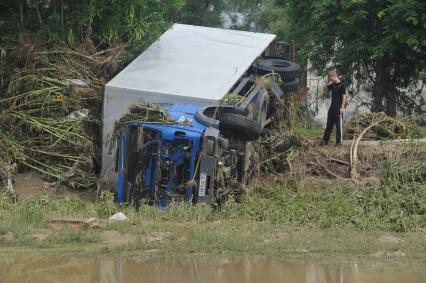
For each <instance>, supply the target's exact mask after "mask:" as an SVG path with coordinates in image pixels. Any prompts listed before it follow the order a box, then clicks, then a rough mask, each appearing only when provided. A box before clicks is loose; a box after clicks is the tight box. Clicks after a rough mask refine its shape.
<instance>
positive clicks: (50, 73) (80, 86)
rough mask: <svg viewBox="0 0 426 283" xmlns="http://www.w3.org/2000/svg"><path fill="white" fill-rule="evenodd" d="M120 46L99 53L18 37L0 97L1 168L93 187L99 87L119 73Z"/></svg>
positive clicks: (8, 173)
mask: <svg viewBox="0 0 426 283" xmlns="http://www.w3.org/2000/svg"><path fill="white" fill-rule="evenodd" d="M122 51H123V46H116V47H114V48H111V49H108V50H104V51H100V52H98V51H97V50H96V49H95V47H94V46H93V44H91V43H90V42H87V43H86V44H83V45H81V46H79V47H78V48H70V47H65V46H49V45H48V44H47V43H45V42H40V41H38V40H37V39H35V38H33V37H32V36H30V35H26V34H23V35H22V36H21V39H20V46H19V47H18V48H17V49H16V50H15V51H14V53H13V55H12V56H13V57H14V59H15V61H16V62H15V63H16V65H17V66H19V67H20V68H19V69H17V71H16V72H15V73H14V75H13V76H12V78H11V82H10V84H9V87H8V89H7V91H6V93H5V94H4V95H2V96H1V98H0V139H1V140H2V143H1V144H0V151H1V152H2V154H1V157H0V168H1V171H2V172H3V174H2V175H3V177H4V176H6V178H9V177H10V176H11V175H13V172H14V170H15V169H16V168H18V169H19V170H23V169H31V170H35V171H38V172H39V173H41V174H43V175H44V176H45V177H47V178H48V179H50V180H52V181H54V182H56V183H57V184H65V185H67V186H71V187H75V188H89V187H92V188H93V187H94V186H95V184H96V182H97V176H96V172H97V170H98V165H99V150H98V146H97V145H98V143H99V142H98V136H99V134H98V133H99V129H100V113H101V102H102V87H103V84H104V83H105V79H106V78H108V77H109V76H110V75H111V74H112V73H114V72H115V70H116V69H117V68H118V64H119V62H120V58H121V56H120V54H121V53H122Z"/></svg>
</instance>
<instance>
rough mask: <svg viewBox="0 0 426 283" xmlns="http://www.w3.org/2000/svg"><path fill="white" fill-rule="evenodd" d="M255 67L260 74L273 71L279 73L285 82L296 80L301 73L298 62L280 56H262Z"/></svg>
mask: <svg viewBox="0 0 426 283" xmlns="http://www.w3.org/2000/svg"><path fill="white" fill-rule="evenodd" d="M253 67H254V69H255V70H256V72H257V73H258V74H260V75H265V74H268V73H271V72H272V71H273V72H275V73H277V74H279V75H280V76H281V79H282V80H283V81H284V82H286V81H291V80H294V79H295V78H298V77H299V74H300V66H299V65H298V64H296V63H293V62H291V61H288V60H284V59H282V58H278V57H265V58H260V59H258V60H257V61H256V62H255V63H254V64H253Z"/></svg>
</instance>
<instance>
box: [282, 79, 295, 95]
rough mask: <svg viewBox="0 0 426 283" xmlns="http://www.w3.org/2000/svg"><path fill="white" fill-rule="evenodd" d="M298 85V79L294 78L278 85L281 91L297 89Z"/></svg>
mask: <svg viewBox="0 0 426 283" xmlns="http://www.w3.org/2000/svg"><path fill="white" fill-rule="evenodd" d="M298 85H299V79H294V80H292V81H291V82H287V83H282V84H281V85H280V87H281V90H282V91H283V92H293V91H296V90H297V87H298Z"/></svg>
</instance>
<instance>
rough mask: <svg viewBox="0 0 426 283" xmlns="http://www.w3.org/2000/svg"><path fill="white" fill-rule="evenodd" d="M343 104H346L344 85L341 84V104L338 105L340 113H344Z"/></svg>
mask: <svg viewBox="0 0 426 283" xmlns="http://www.w3.org/2000/svg"><path fill="white" fill-rule="evenodd" d="M345 106H346V86H345V85H344V84H343V89H342V105H341V106H340V113H342V114H343V113H345Z"/></svg>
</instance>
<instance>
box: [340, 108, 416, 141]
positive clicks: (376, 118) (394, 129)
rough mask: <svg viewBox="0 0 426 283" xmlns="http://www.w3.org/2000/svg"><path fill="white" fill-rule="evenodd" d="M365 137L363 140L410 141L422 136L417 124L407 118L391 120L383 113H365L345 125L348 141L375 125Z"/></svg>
mask: <svg viewBox="0 0 426 283" xmlns="http://www.w3.org/2000/svg"><path fill="white" fill-rule="evenodd" d="M376 122H379V123H377V125H374V126H373V127H372V128H371V129H369V131H368V132H366V133H365V134H364V136H363V140H382V139H410V138H417V137H419V136H420V129H419V128H418V127H417V125H416V123H415V122H413V121H412V120H410V119H409V118H405V117H397V118H391V117H389V116H387V115H386V114H385V113H383V112H379V113H363V114H359V115H357V116H355V118H353V119H352V120H351V121H349V122H348V123H347V124H346V125H345V131H344V132H346V135H347V137H346V138H348V139H352V138H353V137H354V136H358V135H360V134H361V133H362V132H363V131H364V129H366V128H367V127H369V126H370V125H373V124H375V123H376Z"/></svg>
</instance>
